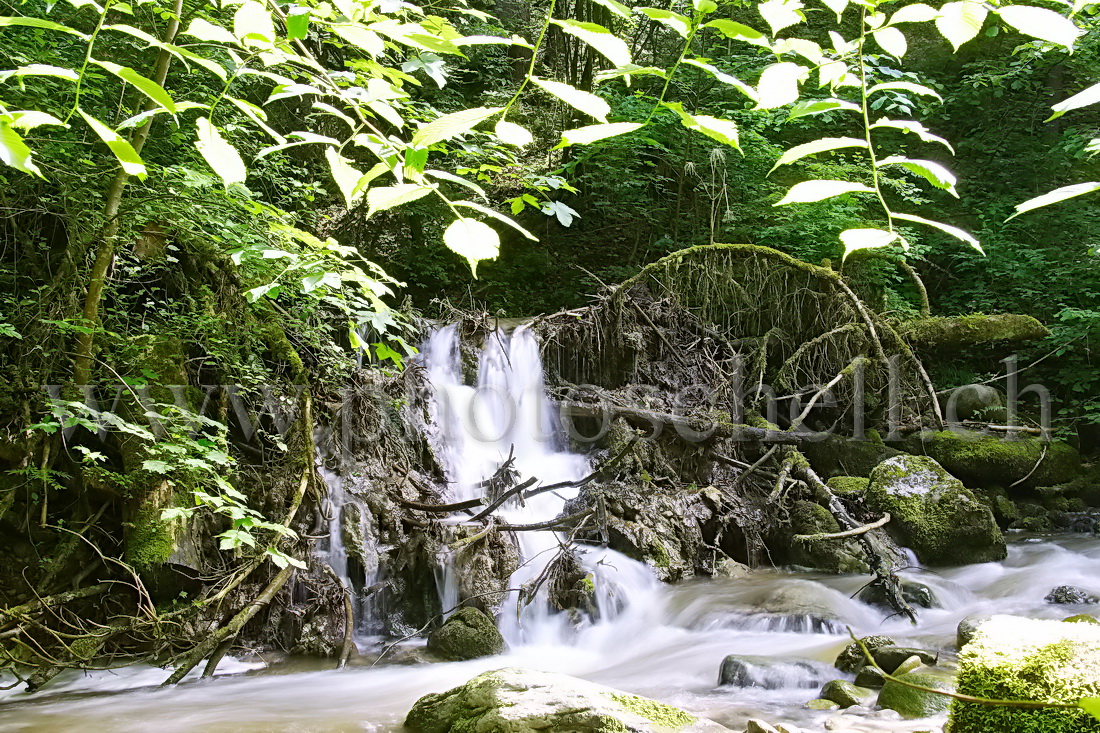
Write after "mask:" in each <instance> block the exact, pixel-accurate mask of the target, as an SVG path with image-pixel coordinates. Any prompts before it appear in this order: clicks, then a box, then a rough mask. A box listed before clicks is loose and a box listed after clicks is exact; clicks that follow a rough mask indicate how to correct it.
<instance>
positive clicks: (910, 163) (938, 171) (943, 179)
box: [878, 155, 959, 198]
mask: <svg viewBox="0 0 1100 733" xmlns="http://www.w3.org/2000/svg"><path fill="white" fill-rule="evenodd" d="M887 165H899V166H901V167H902V168H905V169H906V170H908V171H912V172H913V173H916V174H917V175H918V176H920V177H922V178H923V179H924V180H926V181H928V182H929V183H931V184H932V185H933V186H935V187H936V188H942V189H943V190H945V191H947V192H948V193H949V194H951V195H952V196H954V197H955V198H958V197H959V194H958V192H957V191H956V190H955V175H954V174H953V173H952V172H951V171H949V170H947V169H946V168H944V167H943V166H942V165H940V164H939V163H936V162H934V161H931V160H914V159H913V158H906V157H904V156H901V155H891V156H890V157H889V158H883V159H882V160H880V161H878V166H879V167H880V168H881V167H883V166H887Z"/></svg>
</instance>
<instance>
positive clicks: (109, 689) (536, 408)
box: [0, 327, 1100, 733]
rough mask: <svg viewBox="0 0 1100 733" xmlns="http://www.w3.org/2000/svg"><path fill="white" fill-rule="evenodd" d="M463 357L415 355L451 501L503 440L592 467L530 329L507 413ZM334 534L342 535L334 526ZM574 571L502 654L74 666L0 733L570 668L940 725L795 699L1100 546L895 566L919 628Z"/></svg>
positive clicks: (1099, 564) (768, 702)
mask: <svg viewBox="0 0 1100 733" xmlns="http://www.w3.org/2000/svg"><path fill="white" fill-rule="evenodd" d="M458 348H459V344H458V340H457V330H456V329H454V328H453V327H450V328H446V329H442V330H440V331H438V332H437V333H436V334H435V335H433V337H432V338H431V339H430V340H429V341H428V343H427V344H426V345H425V348H424V349H423V352H422V353H423V354H424V357H423V358H424V362H423V363H424V365H425V368H426V369H427V370H428V374H429V379H430V381H431V383H432V385H433V387H434V389H435V394H436V395H437V400H436V404H435V405H434V406H433V407H432V415H433V419H434V420H435V422H436V429H437V430H438V433H437V434H436V436H435V437H434V438H433V439H434V440H437V441H439V440H443V441H444V442H443V443H437V448H439V449H440V450H439V452H440V454H441V455H443V456H445V457H444V458H443V459H442V460H443V462H444V464H445V468H446V470H447V473H448V478H449V480H450V481H451V484H450V496H451V498H453V499H461V498H472V497H475V496H478V495H480V493H479V492H480V491H481V489H479V488H478V485H479V484H480V483H481V481H482V480H483V479H484V478H485V477H486V476H489V475H492V473H493V472H494V471H495V470H496V467H497V466H499V464H500V462H501V461H503V460H504V459H505V458H506V457H507V456H508V453H509V448H510V447H511V446H512V445H515V457H516V466H517V470H518V471H519V472H520V474H521V479H520V480H523V479H525V478H527V477H529V476H536V477H538V479H539V480H540V482H542V483H554V482H558V481H566V480H576V479H578V478H580V477H583V476H584V475H586V474H587V473H588V472H589V471H590V470H591V466H590V465H589V463H588V461H587V460H585V458H584V457H582V456H578V455H575V454H572V453H570V452H569V451H568V450H567V449H566V447H565V444H564V442H563V441H562V440H561V439H560V435H559V434H558V432H557V429H556V426H555V425H554V422H553V417H552V414H551V412H550V411H549V409H547V408H548V407H549V405H548V404H547V403H546V400H545V397H544V390H543V384H542V365H541V363H540V360H539V358H538V344H537V341H536V339H535V338H534V336H533V334H531V333H529V332H526V331H524V330H519V331H517V332H516V333H514V334H512V335H510V336H509V335H506V334H498V335H497V336H494V337H491V338H490V341H489V344H488V345H487V346H486V347H485V348H484V349H483V351H482V354H481V359H480V364H479V373H478V376H477V384H478V385H479V386H481V387H486V388H490V390H489V391H490V392H493V393H494V394H495V395H496V396H497V397H503V396H508V398H509V399H511V400H513V404H514V405H515V406H516V407H515V409H511V408H509V407H508V406H507V404H506V403H507V400H504V399H499V400H498V399H489V398H488V397H489V396H488V395H487V396H484V397H481V396H478V395H477V394H476V389H475V387H473V386H469V385H466V384H464V381H463V379H462V378H461V368H460V364H459V361H458ZM471 381H473V380H471ZM463 415H474V416H475V417H476V418H477V420H479V421H481V422H479V423H478V425H479V428H478V432H476V433H473V434H471V433H469V432H466V431H465V430H464V429H463V425H462V416H463ZM448 431H451V432H448ZM456 431H457V432H456ZM521 446H522V448H521ZM571 496H572V493H569V492H560V493H559V494H558V495H555V494H544V495H541V496H539V497H535V498H534V499H533V500H532V501H530V502H528V503H527V504H526V505H525V506H510V507H508V508H506V509H503V510H502V512H501V514H502V515H503V516H504V517H505V518H506V520H507V521H508V522H510V523H515V524H523V523H530V522H537V521H543V520H546V519H550V518H552V517H554V516H557V515H558V514H559V513H560V512H561V510H562V506H563V504H564V502H565V500H566V499H568V498H570V497H571ZM331 528H332V529H337V527H336V526H335V524H334V525H332V527H331ZM519 538H520V542H521V550H522V553H523V556H524V558H525V559H527V560H528V561H529V562H528V563H527V564H526V565H525V566H524V567H523V568H521V569H520V570H519V571H518V572H517V574H516V576H515V577H513V579H512V583H511V587H518V586H519V584H520V583H522V582H525V580H526V579H529V578H531V577H534V576H535V575H537V573H538V572H539V571H540V570H541V568H542V567H543V565H544V564H545V563H546V562H548V561H549V560H550V559H551V558H552V557H553V555H554V553H555V551H556V548H557V547H558V538H557V536H556V535H555V534H554V533H553V532H525V533H520V535H519ZM1010 539H1013V538H1010ZM333 561H334V562H339V558H338V557H336V556H334V557H333ZM583 563H584V565H585V566H586V567H587V568H588V569H589V570H590V572H592V573H593V577H594V582H595V586H596V589H597V600H598V604H599V607H600V614H599V620H598V621H597V622H595V623H588V624H582V625H581V626H579V627H575V626H573V624H572V623H570V622H569V621H568V619H567V618H566V617H565V615H564V614H556V613H551V612H550V611H549V609H548V608H547V606H546V605H545V604H544V603H541V602H539V601H536V602H534V603H532V604H531V605H530V606H528V607H526V608H525V609H522V610H521V611H519V612H517V609H516V605H515V603H516V602H515V598H514V595H513V597H512V598H511V600H509V601H508V602H507V603H506V605H505V608H504V609H503V611H502V613H501V619H500V625H501V628H502V630H503V632H504V634H505V636H506V638H507V640H508V641H509V645H510V648H509V650H508V652H507V653H505V654H503V655H500V656H497V657H491V658H486V659H478V660H474V661H469V662H456V663H433V664H420V663H402V664H396V663H391V664H389V665H388V666H386V663H383V664H382V665H379V666H377V667H374V668H366V667H363V666H360V667H356V666H351V667H349V668H347V669H345V670H341V671H334V670H330V669H324V666H325V665H329V666H331V662H326V661H323V660H322V661H318V660H300V661H291V662H287V663H283V664H279V665H275V666H273V667H271V668H267V669H253V670H251V671H246V670H247V668H246V667H244V666H241V665H239V664H234V663H231V662H230V661H229V660H226V662H224V663H223V664H222V666H221V667H220V671H221V672H222V675H221V676H220V677H219V678H217V679H213V680H202V681H193V682H187V683H184V684H182V685H180V686H179V687H177V688H174V689H168V690H164V689H159V688H155V687H144V688H142V686H152V685H156V684H159V683H160V682H162V681H163V680H164V678H165V677H166V676H167V673H166V672H165V671H163V670H158V669H150V668H136V669H129V670H123V671H120V672H118V673H105V672H97V673H92V674H90V675H87V676H82V675H80V674H77V673H67V674H66V675H64V676H63V678H62V679H61V680H59V682H58V684H56V685H55V686H54V687H52V688H50V689H47V690H46V691H45V692H43V693H40V694H39V695H37V696H29V695H26V694H25V693H19V692H17V691H14V690H13V691H9V692H0V733H8V732H9V731H36V732H37V731H70V730H81V731H87V732H88V733H101V732H102V733H107V732H108V731H110V732H112V733H114V732H122V731H156V732H157V733H175V732H177V731H178V732H181V733H182V732H184V731H216V732H217V731H248V732H252V731H286V732H288V733H289V732H290V731H319V732H320V731H324V732H336V731H379V732H390V731H399V730H401V723H402V720H403V719H404V716H405V714H406V713H407V712H408V710H409V708H411V707H412V705H413V703H414V702H415V701H416V700H417V699H418V698H419V697H421V696H422V695H424V694H426V693H428V692H439V691H443V690H446V689H449V688H450V687H454V686H456V685H459V684H461V683H463V682H465V681H467V680H468V679H470V678H471V677H473V676H475V675H476V674H478V673H480V672H482V671H486V670H491V669H498V668H501V667H507V666H520V667H529V668H533V669H540V670H545V671H551V672H562V673H566V674H570V675H574V676H577V677H581V678H585V679H589V680H592V681H595V682H599V683H602V684H606V685H610V686H612V687H617V688H620V689H623V690H627V691H629V692H634V693H637V694H641V695H646V696H649V697H653V698H656V699H659V700H662V701H665V702H668V703H671V704H673V705H678V706H680V707H683V708H685V709H687V710H689V711H692V712H694V713H697V714H699V715H704V716H706V717H709V718H712V719H714V720H716V721H718V722H720V723H722V724H724V725H727V726H729V727H730V728H732V729H734V730H737V731H740V730H743V729H744V724H745V721H746V719H747V718H749V717H760V718H764V719H766V720H769V721H771V722H786V723H793V724H795V725H799V726H801V727H803V728H804V729H806V730H811V731H820V730H824V726H825V723H826V721H827V720H829V719H835V720H834V722H833V723H831V724H830V725H831V726H833V727H832V729H833V730H838V731H839V730H849V731H897V732H898V733H901V732H903V731H904V732H907V733H908V732H910V731H913V730H923V729H929V728H934V727H935V725H936V723H937V722H942V720H940V721H935V720H933V721H928V722H921V723H914V722H912V721H889V720H882V719H875V718H874V717H863V718H860V717H857V716H851V715H844V716H839V717H837V716H836V714H835V713H823V712H815V711H809V710H806V709H804V708H803V707H802V706H803V704H804V703H805V702H806V701H807V700H809V699H810V698H812V697H815V696H816V692H817V690H816V688H817V686H818V685H819V684H821V683H822V682H823V681H826V680H828V679H833V678H837V677H841V676H842V675H841V674H840V673H839V672H837V671H835V670H833V669H832V668H831V666H830V665H831V663H832V661H833V659H834V658H835V657H836V654H837V653H838V652H839V651H840V650H841V649H842V648H843V647H844V646H845V645H846V644H847V641H848V640H847V636H846V631H845V627H846V626H850V627H852V629H853V630H854V631H855V632H856V633H857V634H860V635H866V634H873V633H885V634H889V635H891V636H893V637H894V638H896V639H897V640H898V641H899V642H900V643H903V644H912V645H917V646H923V647H925V648H930V649H937V650H944V651H948V652H949V651H950V650H951V649H952V647H953V641H954V637H955V628H956V626H957V624H958V622H959V621H960V620H961V619H962V618H964V617H965V616H968V615H971V614H992V613H1015V614H1020V615H1026V616H1033V617H1043V618H1062V617H1065V616H1067V615H1070V614H1071V613H1077V612H1079V611H1078V610H1076V609H1075V608H1074V607H1068V606H1053V605H1049V604H1047V603H1045V602H1044V600H1043V598H1044V596H1045V595H1046V594H1047V593H1048V592H1049V591H1050V589H1051V588H1052V587H1054V586H1057V585H1063V584H1068V585H1077V586H1080V587H1082V588H1084V589H1086V590H1088V591H1090V592H1092V593H1094V594H1096V595H1100V541H1097V540H1096V539H1095V538H1089V537H1083V536H1063V537H1055V538H1033V539H1024V538H1022V537H1019V536H1017V537H1016V538H1014V541H1012V542H1011V543H1010V545H1009V557H1008V559H1007V560H1005V561H1003V562H998V563H985V564H982V565H972V566H967V567H962V568H951V569H943V570H935V569H915V570H911V571H907V572H904V573H902V575H903V576H904V577H907V578H911V579H914V580H919V581H920V582H923V583H925V584H927V585H928V586H930V587H931V588H932V590H933V591H934V592H935V594H936V595H937V597H938V598H939V601H940V603H941V604H942V608H938V609H933V610H919V612H918V615H919V622H920V623H919V625H918V626H916V627H913V626H911V625H910V624H909V623H908V622H907V621H906V620H904V619H901V618H896V617H891V618H888V617H887V615H886V613H885V612H884V611H881V610H879V609H876V608H872V607H870V606H867V605H865V604H863V603H860V602H859V601H856V600H853V598H852V596H853V595H855V594H856V593H857V592H858V590H859V589H860V588H861V586H862V585H863V584H864V583H865V582H866V581H867V577H866V576H833V575H824V574H818V573H789V572H782V571H776V570H761V571H758V572H756V573H754V574H753V575H752V576H751V577H749V578H746V579H714V580H697V581H691V582H686V583H681V584H678V585H674V586H668V585H663V584H661V583H659V582H658V581H657V580H656V579H655V577H654V575H653V573H652V572H651V571H650V569H649V568H648V567H647V566H645V565H643V564H641V563H638V562H636V561H633V560H630V559H629V558H626V557H624V556H622V555H621V554H619V553H616V552H614V551H611V550H607V549H603V548H598V547H593V548H588V550H587V553H586V554H585V556H584V558H583ZM439 580H440V590H441V595H442V596H443V597H444V602H447V601H448V599H450V600H453V601H457V597H458V590H457V584H456V583H455V582H454V580H455V579H454V578H453V576H449V575H448V574H447V571H446V570H441V572H440V577H439ZM419 645H422V642H419V643H410V644H408V645H405V648H404V649H403V650H402V652H400V653H398V654H395V655H393V659H395V660H398V659H404V660H415V659H416V658H417V655H418V646H419ZM730 654H735V655H740V656H746V657H762V658H768V659H771V660H775V661H777V662H779V665H778V666H776V667H768V668H760V669H754V670H751V674H752V675H753V679H754V680H756V681H757V682H758V683H760V684H761V685H767V686H768V687H769V688H771V689H765V687H748V688H735V687H719V686H718V685H717V679H718V669H719V667H720V665H721V662H722V660H723V658H724V657H725V656H726V655H730ZM353 665H354V662H353ZM230 672H236V673H237V674H236V675H233V676H230V675H228V674H227V673H230ZM134 688H142V689H134ZM841 721H843V722H841Z"/></svg>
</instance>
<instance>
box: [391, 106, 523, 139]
mask: <svg viewBox="0 0 1100 733" xmlns="http://www.w3.org/2000/svg"><path fill="white" fill-rule="evenodd" d="M502 109H503V107H477V108H475V109H464V110H462V111H460V112H452V113H451V114H449V115H443V116H442V117H438V118H436V119H434V120H432V121H431V122H429V123H428V124H426V125H424V126H423V127H421V128H420V129H419V130H417V131H416V134H415V135H413V138H412V144H413V145H416V146H418V147H422V148H424V147H428V146H429V145H434V144H435V143H438V142H442V141H443V140H450V139H451V138H452V137H455V136H457V135H461V134H463V133H465V132H469V131H470V130H472V129H473V128H474V127H475V126H477V125H478V124H479V123H481V122H484V121H485V120H487V119H489V118H490V117H492V116H493V115H495V114H497V113H499V112H500V111H501V110H502Z"/></svg>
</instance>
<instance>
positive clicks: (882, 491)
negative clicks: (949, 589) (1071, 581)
mask: <svg viewBox="0 0 1100 733" xmlns="http://www.w3.org/2000/svg"><path fill="white" fill-rule="evenodd" d="M864 500H865V502H866V503H867V506H868V508H869V509H871V510H872V511H875V512H889V513H890V515H891V517H892V518H893V519H892V520H891V522H890V523H889V524H887V525H886V530H887V532H889V533H890V534H891V536H893V537H894V538H895V539H896V540H897V541H898V542H899V543H901V544H903V545H905V546H907V547H909V548H911V549H912V550H913V552H915V553H916V555H917V557H918V559H920V561H921V562H922V563H926V564H930V565H965V564H969V563H978V562H990V561H994V560H1003V559H1004V558H1005V557H1006V556H1007V554H1008V551H1007V549H1006V547H1005V541H1004V536H1003V535H1002V534H1001V530H1000V529H999V528H998V527H997V522H996V521H995V520H994V519H993V512H991V511H990V509H989V507H988V506H986V505H985V504H984V503H982V502H980V501H978V499H977V498H976V497H975V496H974V494H973V493H972V492H971V491H970V490H969V489H967V488H966V487H965V486H963V485H962V482H960V481H959V480H958V479H956V478H954V477H953V476H951V475H950V474H949V473H947V471H945V470H944V469H943V467H941V466H940V465H939V464H938V463H936V462H935V461H934V460H932V459H931V458H928V457H926V456H897V457H894V458H890V459H888V460H886V461H883V462H882V463H880V464H879V465H878V466H876V467H875V470H874V471H872V472H871V483H870V485H869V486H868V488H867V494H866V496H865V499H864Z"/></svg>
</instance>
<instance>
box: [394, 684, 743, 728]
mask: <svg viewBox="0 0 1100 733" xmlns="http://www.w3.org/2000/svg"><path fill="white" fill-rule="evenodd" d="M405 727H406V728H408V729H409V730H411V731H416V733H449V732H450V731H467V732H474V731H507V733H546V731H575V732H576V733H626V732H628V731H629V732H630V733H649V732H650V731H652V732H653V733H656V732H657V731H662V732H663V733H667V732H668V731H673V730H675V731H681V732H682V733H691V732H693V731H713V733H721V732H723V731H727V730H728V729H727V728H725V727H723V726H720V725H718V724H717V723H715V722H713V721H710V720H707V719H705V718H699V717H696V716H694V715H691V714H690V713H687V712H685V711H683V710H680V709H679V708H676V707H673V706H671V705H666V704H664V703H661V702H657V701H656V700H650V699H649V698H645V697H639V696H638V695H631V694H629V693H626V692H620V691H619V690H615V689H612V688H610V687H604V686H603V685H597V684H595V683H594V682H587V681H585V680H580V679H577V678H575V677H568V676H566V675H562V674H553V673H550V672H536V671H534V670H529V669H518V668H508V669H500V670H496V671H495V672H485V673H483V674H480V675H478V676H477V677H474V678H473V679H472V680H470V681H469V682H467V683H466V684H464V685H461V686H459V687H456V688H454V689H452V690H448V691H447V692H441V693H432V694H429V695H425V696H424V697H422V698H420V699H419V700H417V701H416V704H415V705H414V706H413V708H412V710H411V711H409V714H408V716H407V717H406V718H405Z"/></svg>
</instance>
